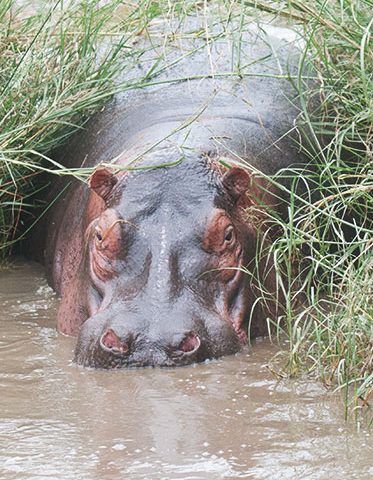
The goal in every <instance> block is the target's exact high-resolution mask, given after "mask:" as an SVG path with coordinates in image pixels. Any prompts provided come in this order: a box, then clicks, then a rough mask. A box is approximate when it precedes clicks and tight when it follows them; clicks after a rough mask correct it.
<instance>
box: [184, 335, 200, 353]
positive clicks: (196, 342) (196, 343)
mask: <svg viewBox="0 0 373 480" xmlns="http://www.w3.org/2000/svg"><path fill="white" fill-rule="evenodd" d="M200 345H201V340H200V339H199V337H198V335H196V334H195V333H193V332H191V333H189V334H188V335H187V336H186V337H185V338H184V340H183V341H182V342H181V343H180V345H179V350H181V351H182V352H184V353H193V352H195V351H196V350H198V348H199V347H200Z"/></svg>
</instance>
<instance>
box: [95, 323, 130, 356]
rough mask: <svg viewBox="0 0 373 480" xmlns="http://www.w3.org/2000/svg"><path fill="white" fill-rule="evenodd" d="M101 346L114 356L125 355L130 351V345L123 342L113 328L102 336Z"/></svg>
mask: <svg viewBox="0 0 373 480" xmlns="http://www.w3.org/2000/svg"><path fill="white" fill-rule="evenodd" d="M100 346H101V348H102V349H103V350H106V351H107V352H110V353H113V354H114V355H124V354H125V353H127V352H128V350H129V346H128V343H126V342H123V341H122V340H121V339H120V338H119V337H118V336H117V335H116V333H114V331H113V330H112V329H111V328H109V329H108V330H106V332H105V333H103V334H102V335H101V338H100Z"/></svg>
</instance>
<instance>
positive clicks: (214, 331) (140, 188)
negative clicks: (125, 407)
mask: <svg viewBox="0 0 373 480" xmlns="http://www.w3.org/2000/svg"><path fill="white" fill-rule="evenodd" d="M177 155H179V156H180V153H176V154H175V153H174V154H173V156H172V155H171V154H170V152H169V150H166V151H165V152H162V151H161V152H159V153H158V158H156V159H154V156H153V158H152V160H153V161H156V162H159V163H162V162H164V160H165V158H166V159H168V160H169V161H170V160H173V159H174V158H177ZM148 163H149V160H148ZM107 208H108V209H110V210H111V211H115V215H116V216H117V217H118V220H120V223H119V225H120V237H121V245H120V251H119V252H118V253H117V257H116V258H115V260H114V261H113V262H112V264H111V268H112V269H113V270H115V275H114V276H113V278H111V279H110V280H109V281H106V282H100V281H99V280H97V279H95V277H94V275H92V274H90V273H89V271H90V270H92V269H91V268H90V266H89V265H88V264H89V255H88V256H87V257H86V259H87V260H86V267H85V272H84V274H85V275H87V274H88V275H90V283H91V286H90V289H89V296H90V297H91V299H92V298H93V300H91V303H92V302H93V303H95V302H97V303H98V304H99V305H98V309H97V307H96V310H98V311H97V313H94V314H93V315H92V316H91V317H90V318H89V319H88V320H86V321H85V322H84V324H83V327H82V329H81V331H80V334H79V337H78V342H77V347H76V350H75V360H76V362H77V363H79V364H83V365H86V366H93V367H103V368H110V367H113V368H115V367H124V366H165V367H173V366H177V365H185V364H190V363H193V362H199V361H203V360H205V359H208V358H215V357H219V356H222V355H226V354H231V353H234V352H237V351H238V350H240V348H241V347H242V341H240V338H239V336H238V335H237V333H236V331H235V330H234V327H233V325H232V323H231V322H230V321H229V320H227V318H224V316H223V315H222V308H224V309H226V308H227V309H228V311H234V310H235V309H239V308H242V307H241V305H244V304H245V300H244V299H243V298H242V296H243V295H246V294H247V287H246V284H247V279H245V278H244V277H245V275H244V274H242V272H240V271H237V272H235V274H234V276H233V278H232V279H230V280H229V281H228V282H222V281H221V279H220V277H221V275H220V273H221V272H220V271H219V270H217V269H216V265H215V262H214V259H215V257H216V253H215V252H208V251H206V249H205V248H204V247H203V241H204V236H205V234H206V225H207V223H208V221H209V218H210V217H211V212H212V211H213V210H214V209H224V210H225V212H226V213H227V215H228V216H230V218H231V219H232V225H233V224H234V222H235V221H236V222H237V220H236V218H235V208H236V207H235V199H234V197H233V196H232V195H230V193H229V192H228V191H227V190H226V189H225V187H224V185H223V183H222V181H221V176H220V175H219V174H218V173H216V172H215V171H214V170H213V169H212V168H211V166H210V164H209V162H208V161H207V160H206V159H205V158H194V157H192V156H191V157H190V158H184V159H183V161H182V163H181V164H180V165H178V166H174V167H168V168H159V169H154V170H145V171H139V172H136V173H131V174H129V175H126V176H125V177H124V178H123V179H122V180H120V181H119V182H118V183H117V184H116V185H115V187H114V189H113V191H112V192H111V194H110V197H109V198H108V200H107ZM95 223H97V222H95ZM234 229H235V236H236V241H237V242H241V243H244V244H245V246H247V243H248V242H249V238H247V237H246V238H245V235H246V232H245V231H244V230H245V227H244V226H243V225H240V224H239V223H238V222H237V225H235V226H234ZM91 230H92V232H91V235H90V237H91V238H90V239H89V240H88V244H87V246H86V248H88V249H89V250H92V242H94V241H97V240H95V226H94V225H93V226H92V229H91ZM96 235H97V231H96ZM249 253H250V252H249V251H246V252H245V255H244V256H246V258H245V259H244V264H247V263H248V261H249V258H248V257H249V255H248V254H249ZM241 256H242V254H241ZM87 270H88V272H87ZM238 277H242V278H241V281H240V284H239V286H237V279H238ZM227 298H229V301H228V305H224V306H223V304H224V303H226V302H227V300H226V299H227ZM88 303H89V302H88ZM100 305H105V307H104V308H101V307H100ZM242 328H246V325H243V326H242Z"/></svg>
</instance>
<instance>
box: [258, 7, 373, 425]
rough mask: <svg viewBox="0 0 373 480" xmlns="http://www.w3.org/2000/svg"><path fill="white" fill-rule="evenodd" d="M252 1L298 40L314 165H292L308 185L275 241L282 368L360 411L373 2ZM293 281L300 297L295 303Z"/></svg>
mask: <svg viewBox="0 0 373 480" xmlns="http://www.w3.org/2000/svg"><path fill="white" fill-rule="evenodd" d="M257 7H258V8H259V9H261V8H262V9H263V10H265V11H266V12H271V13H273V14H275V15H281V16H286V17H287V18H293V19H294V21H295V22H296V23H297V24H298V26H301V27H302V31H303V38H304V41H305V45H306V48H305V53H304V57H303V60H302V62H301V64H300V67H299V82H298V88H299V92H300V94H301V97H302V98H303V99H304V101H303V102H302V107H303V109H302V110H303V111H302V114H301V117H300V118H299V128H300V129H301V130H302V131H303V138H304V137H305V136H307V137H308V138H307V140H308V141H306V142H304V144H303V145H302V149H303V151H304V152H305V153H306V154H307V155H308V157H309V158H310V160H311V164H312V165H313V168H312V171H311V172H309V174H307V172H304V171H303V172H299V173H298V175H299V177H298V181H300V182H302V183H303V185H307V187H308V191H309V192H312V193H313V195H309V196H308V197H307V198H303V202H302V203H301V205H300V206H295V207H294V205H292V206H291V208H289V212H290V221H289V223H288V224H286V225H285V224H282V226H281V227H282V229H283V231H284V233H285V234H284V236H283V237H282V238H279V239H278V240H277V241H276V242H275V244H274V245H273V250H274V252H275V258H277V259H281V260H283V261H284V262H285V264H286V266H287V267H286V269H287V276H288V279H289V283H290V288H289V290H287V291H286V296H287V299H288V301H287V322H286V327H285V332H286V334H287V336H288V339H289V345H290V347H289V351H288V352H287V364H286V365H287V366H286V369H287V372H288V373H290V374H295V373H297V372H299V371H301V370H302V369H304V368H306V369H307V370H308V371H313V372H315V373H316V374H317V375H318V376H320V377H321V378H322V379H323V380H324V382H325V383H326V384H327V385H335V384H336V382H337V384H338V385H339V387H346V389H345V390H344V391H345V395H346V412H347V408H348V406H351V405H352V406H353V408H354V409H355V411H356V412H358V411H359V410H360V409H361V408H362V407H363V406H367V405H368V406H369V405H370V404H371V396H372V393H373V308H372V298H373V277H372V273H373V272H372V270H373V255H372V218H373V211H372V208H373V207H372V191H373V175H372V173H373V170H372V167H373V164H372V145H373V129H372V119H373V48H372V47H373V44H372V38H371V32H372V25H373V17H372V2H371V1H369V0H360V1H357V2H355V1H344V2H336V1H332V0H311V1H309V2H300V1H293V0H289V1H287V2H271V3H270V4H269V2H268V3H265V2H257ZM309 62H311V63H312V66H313V68H314V70H315V72H316V74H317V76H318V82H317V84H316V85H314V86H311V87H310V86H309V87H307V89H305V88H304V85H303V82H302V71H303V70H302V68H303V66H304V65H305V64H306V63H309ZM312 96H317V97H318V98H319V102H320V105H319V108H318V109H317V111H316V112H315V111H313V113H312V116H311V114H310V113H309V108H308V103H307V102H306V99H307V98H308V99H309V98H310V97H312ZM295 173H296V172H295ZM315 194H316V195H315ZM305 251H306V258H304V252H305ZM295 259H298V261H299V264H300V266H301V270H303V271H302V272H301V274H299V271H297V270H296V269H294V264H295V262H294V260H295ZM301 259H302V260H301ZM299 285H301V287H299ZM300 291H301V292H302V295H304V294H305V296H306V302H304V303H303V305H304V304H305V305H307V307H303V308H300V309H297V310H294V305H295V304H296V299H297V298H299V296H300ZM346 414H347V413H346ZM372 418H373V416H372Z"/></svg>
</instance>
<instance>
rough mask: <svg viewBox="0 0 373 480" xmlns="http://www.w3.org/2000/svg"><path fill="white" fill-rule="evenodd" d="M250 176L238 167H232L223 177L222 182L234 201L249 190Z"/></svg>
mask: <svg viewBox="0 0 373 480" xmlns="http://www.w3.org/2000/svg"><path fill="white" fill-rule="evenodd" d="M250 179H251V175H250V173H249V172H247V171H246V170H244V169H243V168H240V167H232V168H231V169H229V170H228V172H227V173H226V174H225V175H224V176H223V179H222V182H223V185H224V187H225V188H226V190H227V191H228V192H229V193H230V194H231V195H232V197H233V198H234V200H236V201H237V200H238V199H239V198H240V197H241V196H242V195H243V194H244V193H245V192H247V190H248V188H249V182H250Z"/></svg>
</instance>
